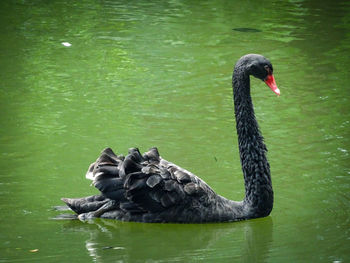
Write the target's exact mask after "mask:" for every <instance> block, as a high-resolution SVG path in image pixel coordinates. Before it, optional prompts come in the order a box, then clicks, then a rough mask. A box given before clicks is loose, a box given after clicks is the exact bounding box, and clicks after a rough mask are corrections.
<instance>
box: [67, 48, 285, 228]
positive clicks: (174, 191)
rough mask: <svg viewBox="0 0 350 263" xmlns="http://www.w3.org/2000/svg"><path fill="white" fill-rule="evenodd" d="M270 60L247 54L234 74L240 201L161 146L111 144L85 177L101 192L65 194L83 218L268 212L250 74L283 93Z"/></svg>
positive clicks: (237, 216) (269, 196)
mask: <svg viewBox="0 0 350 263" xmlns="http://www.w3.org/2000/svg"><path fill="white" fill-rule="evenodd" d="M272 73H273V69H272V65H271V63H270V62H269V60H267V59H266V58H265V57H263V56H261V55H257V54H248V55H245V56H243V57H241V58H240V59H239V61H238V62H237V63H236V65H235V68H234V73H233V81H232V83H233V94H234V105H235V117H236V128H237V134H238V144H239V152H240V159H241V165H242V170H243V175H244V183H245V198H244V200H243V201H240V202H236V201H232V200H228V199H226V198H224V197H222V196H220V195H218V194H216V193H215V192H214V191H213V190H212V189H211V188H210V187H209V186H208V185H207V184H206V183H205V182H204V181H203V180H201V179H200V178H199V177H197V176H195V175H194V174H192V173H191V172H189V171H187V170H185V169H183V168H181V167H179V166H177V165H175V164H173V163H171V162H169V161H166V160H164V159H163V158H162V157H160V156H159V153H158V150H157V148H151V149H150V150H149V151H148V152H146V153H144V154H143V155H141V154H140V152H139V150H138V149H137V148H132V149H129V154H128V155H127V156H126V157H124V156H122V155H118V156H117V155H115V154H114V152H113V151H112V150H111V149H110V148H107V149H105V150H104V151H103V152H102V153H101V156H100V157H99V158H98V159H97V160H96V162H94V163H92V164H91V165H90V167H89V169H88V171H87V174H86V177H87V178H88V179H91V180H92V181H93V185H94V186H95V187H96V188H97V189H98V190H100V192H101V194H99V195H94V196H89V197H84V198H62V201H64V202H65V203H66V204H67V205H68V206H69V207H70V208H71V209H72V210H73V211H75V212H76V213H77V214H78V218H79V219H81V220H86V219H90V218H93V217H101V218H111V219H118V220H122V221H135V222H148V223H154V222H173V223H205V222H230V221H239V220H245V219H251V218H258V217H265V216H268V215H269V214H270V212H271V210H272V206H273V190H272V185H271V178H270V166H269V163H268V161H267V159H266V151H267V149H266V146H265V144H264V142H263V137H262V135H261V134H260V131H259V127H258V124H257V121H256V119H255V115H254V108H253V104H252V100H251V96H250V79H249V76H250V75H253V76H254V77H256V78H258V79H261V80H263V81H264V82H265V83H266V84H267V85H268V86H269V87H270V88H271V89H272V91H273V92H275V93H276V94H277V95H280V91H279V89H278V88H277V86H276V83H275V79H274V76H273V74H272Z"/></svg>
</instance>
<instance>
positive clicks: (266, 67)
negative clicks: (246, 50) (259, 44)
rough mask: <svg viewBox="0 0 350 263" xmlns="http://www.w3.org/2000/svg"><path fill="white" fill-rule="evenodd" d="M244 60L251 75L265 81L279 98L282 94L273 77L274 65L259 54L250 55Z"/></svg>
mask: <svg viewBox="0 0 350 263" xmlns="http://www.w3.org/2000/svg"><path fill="white" fill-rule="evenodd" d="M242 59H243V60H245V62H246V63H245V64H246V69H247V71H248V73H249V75H253V76H254V77H256V78H258V79H261V80H262V81H264V82H265V83H266V85H267V86H269V87H270V89H271V90H272V91H273V92H274V93H276V94H277V95H278V96H279V95H280V94H281V92H280V90H279V89H278V87H277V85H276V82H275V78H274V76H273V67H272V64H271V62H270V61H269V60H268V59H267V58H265V57H264V56H262V55H258V54H249V55H245V56H244V57H242Z"/></svg>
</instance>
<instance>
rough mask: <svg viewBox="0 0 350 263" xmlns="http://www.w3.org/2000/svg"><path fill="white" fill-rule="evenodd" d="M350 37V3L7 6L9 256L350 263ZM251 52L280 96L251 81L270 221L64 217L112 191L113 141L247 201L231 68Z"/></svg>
mask: <svg viewBox="0 0 350 263" xmlns="http://www.w3.org/2000/svg"><path fill="white" fill-rule="evenodd" d="M349 29H350V4H349V1H328V2H327V1H316V0H310V1H302V0H295V1H270V2H268V3H267V2H266V3H264V4H262V3H261V2H260V1H179V0H169V1H143V0H142V1H126V0H125V1H67V0H62V1H44V0H42V1H40V0H38V1H25V0H21V1H20V0H12V1H10V0H3V1H2V2H1V7H0V32H1V41H0V69H1V71H0V100H1V104H0V110H1V115H0V154H1V158H0V167H1V170H0V209H1V210H0V211H1V212H0V262H68V261H69V262H349V261H350V250H349V248H350V233H349V230H350V228H349V226H350V213H349V212H350V203H349V200H350V194H349V193H350V191H349V190H350V157H349V151H350V141H349V138H350V84H349V83H350V78H349V68H350V59H349V54H350V33H349V32H350V31H349ZM65 42H67V43H69V44H70V45H69V44H65V45H63V44H62V43H65ZM247 53H259V54H263V55H265V56H266V57H268V58H269V59H270V60H271V62H272V64H273V66H274V75H275V79H276V82H277V85H278V86H279V88H280V90H281V96H280V97H276V96H275V95H274V94H273V93H272V92H271V90H270V89H269V88H268V87H267V86H266V85H265V84H264V83H263V82H261V81H259V80H256V79H252V81H251V84H252V97H253V102H254V105H255V112H256V115H257V119H258V122H259V125H260V128H261V130H262V133H263V135H264V137H265V142H266V145H267V147H268V149H269V153H268V158H269V162H270V165H271V175H272V180H273V187H274V191H275V204H274V209H273V211H272V213H271V215H270V216H269V217H267V218H261V219H256V220H250V221H243V222H237V223H226V224H198V225H193V224H192V225H191V224H189V225H181V224H141V223H126V222H117V221H113V220H101V219H96V220H94V221H92V222H90V223H83V222H80V221H78V220H54V219H53V218H55V217H56V216H57V215H58V214H60V212H59V211H55V210H54V209H53V207H54V206H57V205H62V204H63V203H62V202H61V201H60V198H61V197H81V196H87V195H92V194H96V193H97V190H96V189H94V188H93V187H90V182H89V181H87V180H86V179H85V178H84V175H85V172H86V170H87V168H88V166H89V164H90V163H91V162H93V161H94V160H95V159H96V158H97V157H98V155H99V153H100V151H101V150H102V149H103V148H105V147H107V146H110V147H112V148H113V149H114V150H115V151H116V152H119V153H123V154H125V153H127V149H128V148H130V147H139V148H140V150H141V151H142V152H143V151H146V150H148V148H150V147H152V146H157V147H158V148H159V151H160V153H161V155H162V156H163V157H164V158H165V159H168V160H170V161H172V162H175V163H177V164H178V165H181V166H182V167H184V168H186V169H187V170H190V171H192V172H193V173H195V174H197V175H198V176H200V177H201V178H202V179H204V180H205V181H206V182H207V183H208V184H209V185H210V186H212V187H213V189H214V190H215V191H216V192H218V193H219V194H221V195H223V196H225V197H227V198H230V199H234V200H242V198H243V197H244V186H243V176H242V172H241V167H240V161H239V155H238V147H237V135H236V131H235V123H234V119H233V116H234V115H233V103H232V88H231V75H232V70H233V66H234V63H235V62H236V61H237V60H238V59H239V58H240V57H241V56H242V55H244V54H247Z"/></svg>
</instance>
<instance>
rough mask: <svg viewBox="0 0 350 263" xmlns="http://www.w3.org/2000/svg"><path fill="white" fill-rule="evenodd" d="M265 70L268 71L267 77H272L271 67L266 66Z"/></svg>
mask: <svg viewBox="0 0 350 263" xmlns="http://www.w3.org/2000/svg"><path fill="white" fill-rule="evenodd" d="M264 68H265V70H266V71H267V75H271V74H272V70H271V69H270V67H269V66H268V65H265V66H264Z"/></svg>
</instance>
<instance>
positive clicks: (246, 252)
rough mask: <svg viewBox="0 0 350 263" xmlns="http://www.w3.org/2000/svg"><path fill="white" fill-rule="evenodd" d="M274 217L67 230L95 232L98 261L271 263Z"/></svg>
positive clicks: (91, 247)
mask: <svg viewBox="0 0 350 263" xmlns="http://www.w3.org/2000/svg"><path fill="white" fill-rule="evenodd" d="M272 225H273V224H272V218H271V217H267V218H261V219H256V220H249V221H242V222H236V223H223V224H144V223H130V222H119V221H115V220H107V219H95V220H93V221H91V222H90V223H80V222H78V221H75V220H74V221H70V222H69V223H68V224H65V225H64V227H65V229H66V230H69V231H71V230H74V231H77V230H78V231H84V232H88V233H89V235H90V236H89V238H88V239H87V240H86V241H85V246H86V249H87V251H88V253H89V255H90V256H91V257H92V258H93V260H94V262H111V261H112V262H148V261H149V262H154V261H156V262H193V261H205V262H214V261H215V262H232V260H235V261H239V262H268V258H269V249H270V246H271V243H272V229H273V227H272Z"/></svg>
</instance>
